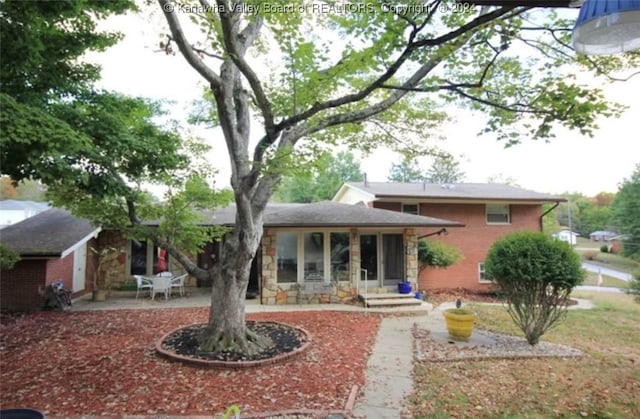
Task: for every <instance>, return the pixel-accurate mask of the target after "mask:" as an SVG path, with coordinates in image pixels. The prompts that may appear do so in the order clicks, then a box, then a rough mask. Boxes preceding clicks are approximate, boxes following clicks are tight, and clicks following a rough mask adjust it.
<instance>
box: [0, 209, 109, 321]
mask: <svg viewBox="0 0 640 419" xmlns="http://www.w3.org/2000/svg"><path fill="white" fill-rule="evenodd" d="M99 231H100V229H99V228H96V227H94V226H92V225H91V223H90V222H89V221H88V220H83V219H78V218H75V217H73V216H72V215H71V214H70V213H69V212H67V211H65V210H61V209H50V210H47V211H44V212H41V213H40V214H37V215H35V216H33V217H30V218H28V219H26V220H24V221H21V222H19V223H17V224H13V225H11V226H9V227H7V228H5V229H3V230H2V231H0V243H2V244H4V245H5V246H7V247H9V248H11V249H12V250H14V251H16V252H18V253H19V254H20V258H21V259H20V261H18V262H17V263H16V265H15V266H14V267H13V269H10V270H2V271H1V272H0V309H1V310H2V311H28V310H38V309H41V308H42V307H43V304H44V292H45V289H46V287H47V285H49V284H51V283H53V282H55V281H57V280H59V279H62V281H63V283H64V287H65V288H66V289H69V290H71V291H72V292H73V293H74V295H80V294H82V293H84V292H86V291H88V287H87V283H90V278H91V277H92V275H93V272H92V267H93V266H95V264H94V263H92V256H91V254H89V252H87V247H88V245H91V243H94V245H95V242H96V237H97V236H98V233H99ZM88 279H89V281H88Z"/></svg>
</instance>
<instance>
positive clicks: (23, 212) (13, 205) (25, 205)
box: [0, 199, 49, 229]
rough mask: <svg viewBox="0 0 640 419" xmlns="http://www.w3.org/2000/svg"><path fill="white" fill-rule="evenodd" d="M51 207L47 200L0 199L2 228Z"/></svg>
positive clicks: (0, 222) (0, 224)
mask: <svg viewBox="0 0 640 419" xmlns="http://www.w3.org/2000/svg"><path fill="white" fill-rule="evenodd" d="M48 209H49V204H47V203H46V202H33V201H18V200H15V199H5V200H4V201H0V229H2V228H5V227H7V226H10V225H11V224H15V223H19V222H20V221H22V220H26V219H27V218H29V217H33V216H34V215H36V214H39V213H41V212H43V211H46V210H48Z"/></svg>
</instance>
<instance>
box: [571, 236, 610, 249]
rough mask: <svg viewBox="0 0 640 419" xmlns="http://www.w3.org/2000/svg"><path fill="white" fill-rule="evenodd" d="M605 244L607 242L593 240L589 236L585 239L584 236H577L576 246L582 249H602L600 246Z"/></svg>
mask: <svg viewBox="0 0 640 419" xmlns="http://www.w3.org/2000/svg"><path fill="white" fill-rule="evenodd" d="M603 244H606V242H604V243H603V242H593V241H591V240H589V239H588V238H587V239H585V238H584V237H577V238H576V244H575V246H574V247H577V248H582V249H595V250H600V246H602V245H603Z"/></svg>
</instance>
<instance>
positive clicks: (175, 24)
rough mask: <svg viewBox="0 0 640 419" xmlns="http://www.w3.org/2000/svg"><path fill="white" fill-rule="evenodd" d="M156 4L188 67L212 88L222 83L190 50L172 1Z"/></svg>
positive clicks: (159, 0) (160, 1)
mask: <svg viewBox="0 0 640 419" xmlns="http://www.w3.org/2000/svg"><path fill="white" fill-rule="evenodd" d="M158 4H159V5H160V8H161V9H162V13H164V17H165V19H166V20H167V23H168V24H169V29H170V30H171V35H172V37H173V40H174V41H175V43H176V45H178V48H179V49H180V52H181V53H182V55H183V56H184V58H185V59H186V60H187V62H188V63H189V65H191V67H193V68H194V70H196V71H197V72H198V73H199V74H200V75H201V76H202V77H204V79H205V80H207V81H208V82H209V83H210V84H211V85H212V86H219V85H220V84H221V83H222V81H221V80H220V76H218V74H216V73H215V72H214V71H213V70H211V69H210V68H209V67H208V66H207V65H206V64H205V63H204V61H202V59H201V58H200V57H199V56H198V54H196V52H195V51H194V50H193V49H192V47H191V45H190V44H189V42H188V41H187V38H186V36H185V34H184V31H183V30H182V25H180V20H179V19H178V16H177V14H176V11H175V10H174V8H173V7H172V6H173V1H172V0H158Z"/></svg>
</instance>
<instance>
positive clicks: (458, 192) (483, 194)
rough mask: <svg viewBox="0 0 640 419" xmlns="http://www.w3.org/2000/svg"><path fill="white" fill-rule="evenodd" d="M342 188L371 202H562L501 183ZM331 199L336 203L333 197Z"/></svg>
mask: <svg viewBox="0 0 640 419" xmlns="http://www.w3.org/2000/svg"><path fill="white" fill-rule="evenodd" d="M344 188H355V189H358V190H360V191H362V192H364V193H367V194H369V195H370V196H371V198H372V199H382V200H384V199H391V198H392V199H420V200H439V201H445V200H451V201H464V200H471V201H509V202H514V201H523V202H564V201H566V199H565V198H563V197H561V196H556V195H550V194H544V193H540V192H535V191H530V190H527V189H522V188H519V187H516V186H511V185H506V184H501V183H451V184H440V183H392V182H366V183H365V182H348V183H345V184H344V185H343V186H342V188H341V189H340V191H338V193H337V194H336V198H337V197H339V195H340V194H341V193H343V189H344ZM334 200H336V199H335V198H334Z"/></svg>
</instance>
